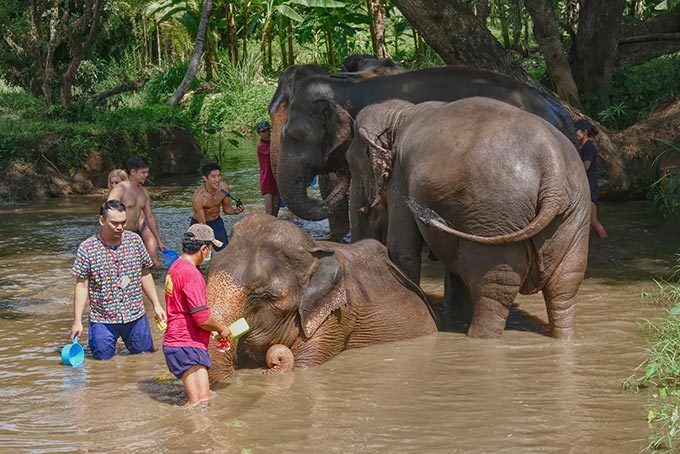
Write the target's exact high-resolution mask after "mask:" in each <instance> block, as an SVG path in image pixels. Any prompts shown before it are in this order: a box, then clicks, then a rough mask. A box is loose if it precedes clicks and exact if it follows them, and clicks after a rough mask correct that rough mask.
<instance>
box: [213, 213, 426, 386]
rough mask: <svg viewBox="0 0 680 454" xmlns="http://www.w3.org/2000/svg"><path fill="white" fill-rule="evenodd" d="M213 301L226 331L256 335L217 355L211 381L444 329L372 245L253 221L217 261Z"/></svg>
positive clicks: (263, 218)
mask: <svg viewBox="0 0 680 454" xmlns="http://www.w3.org/2000/svg"><path fill="white" fill-rule="evenodd" d="M208 303H209V304H210V308H211V311H212V313H213V314H214V317H215V318H216V319H220V320H222V321H224V322H225V323H231V322H233V321H234V320H236V319H238V318H240V317H245V318H246V320H247V321H248V323H249V324H250V326H251V331H250V332H249V333H248V334H246V335H245V336H244V337H242V338H240V339H239V340H238V341H235V342H234V344H235V345H234V347H233V348H232V349H231V350H229V351H227V352H225V353H221V352H216V351H215V350H214V349H212V348H211V357H212V360H213V367H212V368H211V369H210V377H211V381H213V382H214V381H217V380H219V379H221V378H224V377H225V376H227V375H229V374H230V373H231V371H232V369H233V367H234V365H237V366H240V367H264V366H265V365H266V366H267V367H269V368H270V370H280V369H283V368H286V367H287V366H286V365H287V364H290V359H291V355H292V358H293V361H294V364H295V366H298V367H300V366H302V367H304V366H312V365H317V364H321V363H323V362H325V361H327V360H329V359H331V358H332V357H333V356H335V355H337V354H338V353H340V352H342V351H343V350H346V349H349V348H356V347H364V346H368V345H373V344H378V343H383V342H391V341H396V340H401V339H408V338H412V337H416V336H422V335H426V334H431V333H434V332H436V331H437V327H436V324H435V321H434V317H433V314H432V310H431V308H430V306H429V304H428V302H427V299H426V297H425V295H424V294H423V292H422V290H420V288H419V287H418V286H417V285H415V284H414V283H413V282H411V281H409V280H408V279H407V278H406V277H405V276H404V274H403V273H402V272H401V271H400V270H399V269H398V268H397V267H396V266H395V265H394V264H393V263H392V262H390V260H389V259H388V257H387V250H386V248H385V246H383V245H382V244H380V243H378V242H377V241H374V240H366V241H361V242H359V243H356V244H352V245H346V244H338V243H331V242H326V241H318V242H317V241H315V240H313V239H312V238H311V237H310V236H309V234H307V233H306V232H304V231H303V230H302V229H300V228H299V227H297V226H296V225H295V224H293V223H291V222H289V221H284V220H278V219H276V218H274V217H272V216H268V215H263V214H251V215H249V216H246V217H245V218H243V219H242V220H240V221H239V222H238V223H236V225H234V228H233V231H232V236H231V238H230V241H229V245H228V246H227V247H226V248H225V249H224V250H223V251H221V252H219V253H217V254H215V256H214V258H213V259H212V263H211V265H210V272H209V275H208Z"/></svg>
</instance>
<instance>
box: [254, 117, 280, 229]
mask: <svg viewBox="0 0 680 454" xmlns="http://www.w3.org/2000/svg"><path fill="white" fill-rule="evenodd" d="M270 129H271V127H270V126H269V123H268V122H266V121H261V122H259V123H258V124H257V126H255V130H256V131H257V134H258V135H259V136H260V141H259V142H258V144H257V160H258V161H259V162H260V192H261V193H262V195H263V196H264V210H265V212H266V213H267V214H271V215H272V216H278V215H279V202H280V200H281V196H280V195H279V188H278V186H276V180H275V179H274V171H273V170H272V163H271V161H270V148H269V140H270V135H271V131H270Z"/></svg>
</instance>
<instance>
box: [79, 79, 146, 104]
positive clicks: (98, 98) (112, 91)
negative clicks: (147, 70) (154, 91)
mask: <svg viewBox="0 0 680 454" xmlns="http://www.w3.org/2000/svg"><path fill="white" fill-rule="evenodd" d="M148 81H149V78H148V77H142V78H141V79H137V80H135V81H134V82H128V81H127V80H125V81H124V82H123V83H122V84H120V85H118V86H117V87H114V88H109V89H108V90H104V91H103V92H101V93H99V94H97V95H95V96H93V97H92V102H93V103H94V104H95V105H97V104H101V102H102V101H104V100H105V99H107V98H110V97H111V96H113V95H117V94H120V93H125V92H127V91H137V90H139V89H140V88H142V87H143V86H144V84H146V83H147V82H148Z"/></svg>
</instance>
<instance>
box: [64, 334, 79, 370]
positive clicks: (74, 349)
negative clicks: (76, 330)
mask: <svg viewBox="0 0 680 454" xmlns="http://www.w3.org/2000/svg"><path fill="white" fill-rule="evenodd" d="M84 359H85V350H83V347H82V345H80V344H79V343H78V336H75V337H74V338H73V343H72V344H67V345H65V346H64V348H62V349H61V361H62V362H63V363H64V364H66V365H67V366H73V367H76V366H80V365H81V364H83V360H84Z"/></svg>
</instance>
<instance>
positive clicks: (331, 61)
mask: <svg viewBox="0 0 680 454" xmlns="http://www.w3.org/2000/svg"><path fill="white" fill-rule="evenodd" d="M324 32H325V33H324V34H325V35H326V51H327V52H328V65H329V66H330V67H332V68H333V67H335V54H334V52H333V30H332V29H331V26H330V24H326V26H325V27H324Z"/></svg>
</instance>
